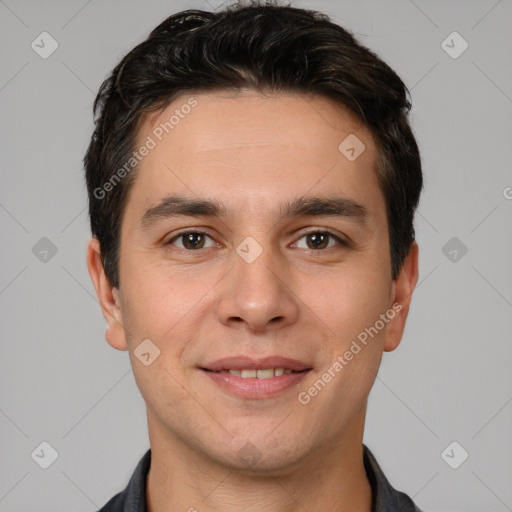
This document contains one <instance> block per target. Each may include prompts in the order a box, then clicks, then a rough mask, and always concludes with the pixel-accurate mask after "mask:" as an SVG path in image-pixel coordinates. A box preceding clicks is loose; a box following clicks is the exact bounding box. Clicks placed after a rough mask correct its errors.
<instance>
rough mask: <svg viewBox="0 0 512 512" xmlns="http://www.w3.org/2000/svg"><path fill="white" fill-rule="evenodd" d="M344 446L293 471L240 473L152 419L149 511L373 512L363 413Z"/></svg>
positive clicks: (323, 451)
mask: <svg viewBox="0 0 512 512" xmlns="http://www.w3.org/2000/svg"><path fill="white" fill-rule="evenodd" d="M355 423H356V424H354V425H353V426H352V427H351V428H350V429H349V430H351V431H349V432H348V435H347V436H346V437H345V438H344V439H343V440H341V441H337V442H336V441H335V442H334V443H329V446H326V447H325V448H324V449H316V450H312V452H313V453H312V454H310V455H305V456H304V457H303V458H301V459H300V460H299V461H297V462H296V463H295V464H294V465H293V467H291V468H290V467H288V468H287V469H286V470H280V471H277V470H275V469H272V470H269V471H265V470H261V471H259V472H258V473H255V472H252V473H251V472H248V471H241V470H239V469H237V468H234V467H229V466H227V465H223V464H219V463H218V461H214V460H212V458H210V457H208V456H206V454H205V453H204V452H201V451H198V450H197V447H195V448H194V447H191V446H189V445H188V444H187V443H184V442H183V440H182V439H180V438H178V437H176V436H174V435H172V434H169V432H168V431H167V432H163V427H162V425H160V424H159V423H158V422H157V421H156V420H155V419H154V418H152V417H150V415H149V414H148V427H149V435H150V441H151V467H150V471H149V474H148V478H147V487H146V499H147V503H148V511H149V512H171V511H176V510H182V511H184V512H185V511H188V512H221V511H222V512H232V511H233V512H234V511H237V512H238V511H240V510H244V511H247V512H252V511H261V510H265V511H266V512H277V511H279V512H299V511H300V512H303V511H304V510H307V511H309V512H316V511H322V512H331V511H332V512H334V511H336V512H348V511H353V510H357V511H361V512H371V504H372V491H371V486H370V484H369V482H368V479H367V477H366V472H365V469H364V465H363V446H362V432H363V429H364V414H363V415H362V418H358V421H356V422H355Z"/></svg>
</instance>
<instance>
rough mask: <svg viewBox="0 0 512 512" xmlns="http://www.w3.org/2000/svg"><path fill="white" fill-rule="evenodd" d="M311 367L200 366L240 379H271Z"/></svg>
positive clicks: (302, 371)
mask: <svg viewBox="0 0 512 512" xmlns="http://www.w3.org/2000/svg"><path fill="white" fill-rule="evenodd" d="M311 369H312V368H305V369H304V370H291V369H290V368H263V369H247V368H230V369H225V370H210V369H208V368H201V370H204V371H206V372H212V373H219V374H226V373H229V374H230V375H234V376H235V377H241V378H242V379H272V378H274V377H281V375H289V374H291V373H304V372H308V371H309V370H311Z"/></svg>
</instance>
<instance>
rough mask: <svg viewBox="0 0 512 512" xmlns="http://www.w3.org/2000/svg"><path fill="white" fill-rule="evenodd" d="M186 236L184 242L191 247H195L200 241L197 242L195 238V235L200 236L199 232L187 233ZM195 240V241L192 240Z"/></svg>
mask: <svg viewBox="0 0 512 512" xmlns="http://www.w3.org/2000/svg"><path fill="white" fill-rule="evenodd" d="M185 236H186V239H187V241H186V244H185V245H187V244H190V245H191V246H192V247H197V246H198V245H200V241H199V242H198V241H197V240H195V239H196V238H197V237H199V238H201V236H202V235H201V234H200V233H188V234H187V235H185ZM194 240H195V241H194Z"/></svg>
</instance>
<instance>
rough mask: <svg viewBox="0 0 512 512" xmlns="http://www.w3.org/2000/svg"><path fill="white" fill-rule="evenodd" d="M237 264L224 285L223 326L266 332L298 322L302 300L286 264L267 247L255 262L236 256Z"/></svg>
mask: <svg viewBox="0 0 512 512" xmlns="http://www.w3.org/2000/svg"><path fill="white" fill-rule="evenodd" d="M233 265H234V266H233V267H232V269H231V271H230V272H228V274H227V276H226V278H225V279H224V280H223V282H222V288H221V291H220V296H219V302H218V305H217V314H218V318H219V321H220V322H221V323H222V324H224V325H226V326H229V327H240V328H241V327H242V326H245V327H246V328H247V329H249V330H250V331H253V332H266V331H273V330H277V329H281V328H283V327H285V326H287V325H290V324H293V323H295V322H296V321H297V318H298V316H299V302H300V301H299V298H298V297H297V295H296V294H295V293H294V292H293V283H292V282H291V279H293V278H292V276H291V270H292V268H291V266H290V265H289V264H287V263H286V261H284V260H282V259H280V258H278V256H276V255H275V254H274V251H272V250H271V249H270V248H268V247H267V248H264V249H263V252H262V253H261V254H260V255H259V256H258V257H257V258H256V260H254V261H252V262H251V263H249V262H248V261H246V260H244V259H243V258H242V257H240V256H239V255H238V254H237V253H234V255H233Z"/></svg>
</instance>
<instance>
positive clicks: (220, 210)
mask: <svg viewBox="0 0 512 512" xmlns="http://www.w3.org/2000/svg"><path fill="white" fill-rule="evenodd" d="M230 212H231V210H230V209H228V208H227V207H226V206H225V205H224V204H222V203H220V202H218V201H216V200H211V199H195V198H188V197H184V196H178V195H170V196H167V197H164V198H163V199H162V200H161V202H160V204H158V205H156V206H153V207H151V208H149V209H148V210H146V211H145V212H144V214H143V215H142V217H141V218H140V219H139V226H140V228H141V229H148V228H149V227H151V226H152V225H154V224H155V223H157V222H158V221H160V220H163V219H168V218H173V217H180V216H184V217H218V218H223V217H224V218H225V217H227V216H228V215H229V213H230ZM280 213H281V216H282V217H284V218H293V217H303V216H306V217H347V218H350V219H353V220H355V221H357V222H358V223H360V224H365V223H366V221H367V218H368V210H367V209H366V207H365V206H363V205H362V204H360V203H358V202H357V201H355V200H354V199H351V198H349V197H343V196H327V197H325V196H305V197H300V198H298V199H294V200H291V201H288V202H286V203H284V204H283V205H282V206H281V208H280Z"/></svg>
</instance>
